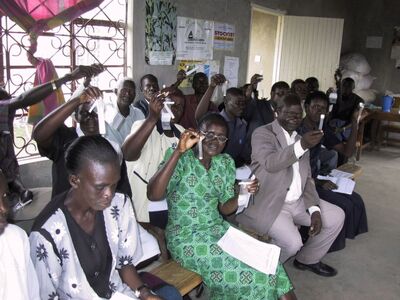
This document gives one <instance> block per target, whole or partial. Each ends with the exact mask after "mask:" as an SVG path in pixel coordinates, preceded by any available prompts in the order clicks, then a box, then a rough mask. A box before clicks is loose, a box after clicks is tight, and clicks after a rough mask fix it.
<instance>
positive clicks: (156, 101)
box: [122, 93, 165, 161]
mask: <svg viewBox="0 0 400 300" xmlns="http://www.w3.org/2000/svg"><path fill="white" fill-rule="evenodd" d="M164 99H165V96H164V95H163V94H162V93H158V94H156V95H154V96H153V97H152V99H151V100H150V103H149V115H148V117H147V118H146V120H145V121H144V122H143V124H142V126H140V128H138V130H136V132H134V133H132V134H130V135H129V136H128V137H127V138H126V140H125V142H124V143H123V144H122V153H123V154H124V158H125V160H127V161H135V160H138V159H139V157H140V153H141V152H142V149H143V147H144V145H145V144H146V142H147V139H148V138H149V136H150V134H151V132H152V131H153V129H154V126H156V124H157V121H158V120H159V119H160V117H161V110H162V109H163V107H164V104H163V102H164Z"/></svg>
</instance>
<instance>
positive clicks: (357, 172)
mask: <svg viewBox="0 0 400 300" xmlns="http://www.w3.org/2000/svg"><path fill="white" fill-rule="evenodd" d="M337 169H338V170H340V171H343V172H347V173H351V174H353V176H352V177H351V179H353V180H356V178H358V177H360V176H361V174H362V167H360V166H357V165H355V164H352V163H346V164H343V165H341V166H340V167H338V168H337Z"/></svg>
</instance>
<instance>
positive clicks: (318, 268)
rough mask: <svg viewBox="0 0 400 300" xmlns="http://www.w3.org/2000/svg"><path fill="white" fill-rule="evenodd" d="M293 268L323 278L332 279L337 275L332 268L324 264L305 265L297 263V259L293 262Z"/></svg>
mask: <svg viewBox="0 0 400 300" xmlns="http://www.w3.org/2000/svg"><path fill="white" fill-rule="evenodd" d="M293 266H295V268H297V269H299V270H309V271H311V272H314V273H315V274H317V275H320V276H325V277H333V276H335V275H336V274H337V271H336V270H335V269H334V268H332V267H331V266H328V265H326V264H324V263H323V262H318V263H316V264H310V265H306V264H303V263H301V262H299V261H298V260H297V259H295V260H294V261H293Z"/></svg>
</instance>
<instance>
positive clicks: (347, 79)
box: [342, 77, 356, 84]
mask: <svg viewBox="0 0 400 300" xmlns="http://www.w3.org/2000/svg"><path fill="white" fill-rule="evenodd" d="M342 83H352V84H355V83H356V82H355V81H354V79H353V78H351V77H346V78H344V79H343V80H342Z"/></svg>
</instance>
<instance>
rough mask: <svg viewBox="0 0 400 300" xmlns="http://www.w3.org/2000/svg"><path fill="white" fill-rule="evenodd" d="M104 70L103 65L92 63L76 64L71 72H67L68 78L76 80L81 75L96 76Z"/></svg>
mask: <svg viewBox="0 0 400 300" xmlns="http://www.w3.org/2000/svg"><path fill="white" fill-rule="evenodd" d="M103 71H104V67H103V65H101V64H93V65H91V66H78V67H76V68H75V69H74V70H73V71H72V72H71V73H69V74H67V75H66V76H67V78H68V79H69V80H78V79H80V78H82V77H86V79H87V80H88V78H91V77H93V76H97V75H98V74H100V73H101V72H103Z"/></svg>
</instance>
